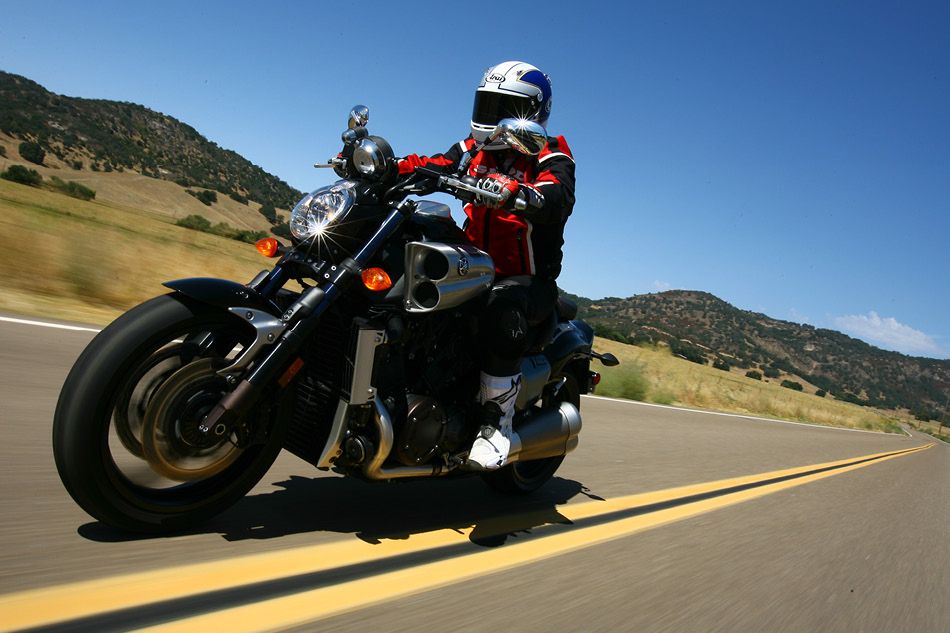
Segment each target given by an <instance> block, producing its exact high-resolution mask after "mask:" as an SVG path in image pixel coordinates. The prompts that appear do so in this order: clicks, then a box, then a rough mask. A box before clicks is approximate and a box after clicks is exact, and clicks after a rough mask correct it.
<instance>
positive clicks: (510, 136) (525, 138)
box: [491, 119, 548, 156]
mask: <svg viewBox="0 0 950 633" xmlns="http://www.w3.org/2000/svg"><path fill="white" fill-rule="evenodd" d="M491 136H492V137H493V138H492V140H494V139H497V138H500V139H502V140H503V141H505V142H506V143H507V144H508V145H509V146H510V147H512V148H513V149H516V150H518V151H519V152H521V153H522V154H526V155H528V156H537V155H538V154H540V153H541V150H543V149H544V146H545V145H547V144H548V133H547V130H545V129H544V126H542V125H541V124H540V123H535V122H534V121H528V120H527V119H502V120H501V121H499V122H498V126H497V127H496V128H495V129H494V130H493V131H492V134H491Z"/></svg>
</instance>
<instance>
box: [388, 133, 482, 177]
mask: <svg viewBox="0 0 950 633" xmlns="http://www.w3.org/2000/svg"><path fill="white" fill-rule="evenodd" d="M464 145H465V141H460V142H458V143H456V144H455V145H453V146H452V147H450V148H449V149H448V151H446V152H445V153H443V154H434V155H432V156H419V155H418V154H409V155H408V156H406V157H405V158H401V159H400V160H399V161H398V162H397V165H398V167H399V173H400V174H411V173H412V172H413V171H415V169H416V167H431V168H434V169H438V170H439V171H443V172H452V171H455V170H456V169H458V165H459V161H460V160H462V153H463V152H465V151H466V150H465V148H464Z"/></svg>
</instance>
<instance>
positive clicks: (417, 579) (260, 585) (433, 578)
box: [0, 444, 933, 633]
mask: <svg viewBox="0 0 950 633" xmlns="http://www.w3.org/2000/svg"><path fill="white" fill-rule="evenodd" d="M931 446H933V444H928V445H925V446H918V447H915V448H911V449H906V450H902V451H891V452H887V453H876V454H873V455H865V456H862V457H853V458H850V459H844V460H839V461H834V462H827V463H823V464H812V465H809V466H802V467H799V468H790V469H787V470H780V471H774V472H769V473H762V474H758V475H751V476H747V477H736V478H733V479H725V480H720V481H715V482H709V483H703V484H696V485H691V486H682V487H679V488H672V489H668V490H661V491H657V492H650V493H645V494H638V495H630V496H626V497H619V498H616V499H609V500H607V501H593V502H586V503H579V504H573V505H562V506H559V507H558V512H559V513H560V514H561V515H562V516H563V517H564V518H565V519H566V520H567V521H569V522H571V524H572V525H565V526H553V527H551V528H547V529H546V530H545V531H549V532H551V534H549V535H546V536H537V537H535V538H525V539H518V540H517V542H514V543H511V544H506V545H505V546H504V547H495V548H485V547H480V546H478V545H476V544H474V543H472V542H471V541H470V537H471V533H472V529H471V528H469V529H465V530H454V529H443V530H437V531H433V532H426V533H421V534H413V535H412V536H411V537H410V538H408V539H404V540H384V541H382V542H380V543H378V544H369V543H366V542H363V541H360V540H358V539H352V540H346V541H342V542H338V543H329V544H325V545H315V546H309V547H303V548H295V549H291V550H285V551H280V552H271V553H264V554H256V555H252V556H244V557H240V558H236V559H229V560H224V561H218V562H212V563H200V564H194V565H184V566H180V567H173V568H168V569H162V570H157V571H151V572H143V573H137V574H128V575H123V576H115V577H110V578H104V579H99V580H92V581H86V582H79V583H72V584H68V585H62V586H57V587H50V588H44V589H36V590H30V591H24V592H20V593H15V594H9V595H6V596H0V631H16V630H22V629H35V628H39V627H48V626H50V625H55V624H57V623H70V624H76V625H80V626H81V628H88V629H89V630H102V629H107V628H113V629H122V630H131V629H132V628H134V627H135V626H143V625H145V626H147V625H149V624H150V623H154V622H162V623H161V624H158V625H155V626H148V628H144V629H139V630H146V631H159V630H160V631H194V630H227V631H229V632H231V633H238V632H241V631H261V630H275V629H281V628H286V627H290V626H294V625H297V624H302V623H305V622H310V621H313V620H318V619H322V618H326V617H329V616H332V615H337V614H340V613H343V612H347V611H353V610H356V609H361V608H365V607H367V606H369V605H370V604H374V603H378V602H383V601H387V600H392V599H395V598H399V597H403V596H407V595H411V594H414V593H419V592H423V591H427V590H431V589H435V588H437V587H441V586H445V585H448V584H452V583H457V582H460V581H464V580H466V579H469V578H473V577H478V576H483V575H485V574H490V573H496V572H499V571H502V570H505V569H509V568H512V567H516V566H519V565H524V564H527V563H531V562H535V561H539V560H542V559H545V558H550V557H553V556H557V555H560V554H564V553H566V552H570V551H574V550H578V549H581V548H585V547H590V546H592V545H595V544H598V543H603V542H605V541H609V540H612V539H616V538H620V537H623V536H627V535H630V534H633V533H635V532H639V531H642V530H647V529H650V528H654V527H657V526H660V525H663V524H666V523H671V522H674V521H680V520H683V519H686V518H689V517H693V516H696V515H699V514H703V513H706V512H711V511H713V510H716V509H719V508H723V507H726V506H730V505H734V504H737V503H742V502H744V501H748V500H750V499H755V498H758V497H762V496H765V495H769V494H772V493H775V492H779V491H781V490H786V489H788V488H793V487H796V486H801V485H804V484H807V483H811V482H814V481H817V480H819V479H824V478H826V477H831V476H834V475H839V474H842V473H846V472H850V471H852V470H856V469H858V468H864V467H865V466H869V465H871V464H877V463H881V462H883V461H887V460H890V459H895V458H897V457H901V456H904V455H909V454H911V453H915V452H918V451H922V450H926V449H927V448H930V447H931ZM516 520H517V517H513V520H512V524H515V521H516ZM387 570H388V571H387ZM242 588H245V589H246V591H245V592H244V593H240V592H241V590H242ZM228 592H231V594H230V595H228ZM235 592H238V593H237V594H235ZM196 593H197V594H198V595H196ZM236 595H237V597H235V596H236ZM235 603H236V606H234V605H235ZM180 609H184V612H183V613H180ZM179 613H180V615H181V616H183V617H181V618H179V619H176V618H178V616H179ZM167 620H172V621H167ZM166 621H167V622H166ZM82 625H88V627H86V626H82Z"/></svg>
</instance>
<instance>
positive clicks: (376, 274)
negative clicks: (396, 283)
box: [363, 268, 393, 292]
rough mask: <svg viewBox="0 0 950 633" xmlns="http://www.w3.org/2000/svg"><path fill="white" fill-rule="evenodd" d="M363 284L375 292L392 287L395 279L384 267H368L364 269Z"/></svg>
mask: <svg viewBox="0 0 950 633" xmlns="http://www.w3.org/2000/svg"><path fill="white" fill-rule="evenodd" d="M363 285H364V286H366V287H367V288H369V289H370V290H372V291H374V292H379V291H380V290H389V289H390V288H392V287H393V281H392V279H390V278H389V275H388V274H386V271H385V270H383V269H382V268H367V269H366V270H364V271H363Z"/></svg>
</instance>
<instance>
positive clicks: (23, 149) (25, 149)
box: [20, 141, 46, 165]
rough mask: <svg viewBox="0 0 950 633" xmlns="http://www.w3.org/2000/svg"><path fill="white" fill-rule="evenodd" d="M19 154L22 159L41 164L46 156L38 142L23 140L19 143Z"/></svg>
mask: <svg viewBox="0 0 950 633" xmlns="http://www.w3.org/2000/svg"><path fill="white" fill-rule="evenodd" d="M20 156H22V157H23V160H28V161H30V162H31V163H36V164H37V165H42V164H43V159H44V158H46V152H45V151H43V148H42V147H40V144H39V143H32V142H30V141H24V142H22V143H20Z"/></svg>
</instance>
